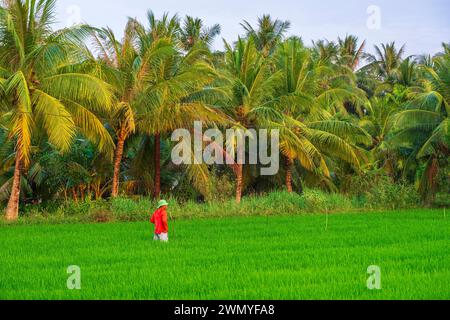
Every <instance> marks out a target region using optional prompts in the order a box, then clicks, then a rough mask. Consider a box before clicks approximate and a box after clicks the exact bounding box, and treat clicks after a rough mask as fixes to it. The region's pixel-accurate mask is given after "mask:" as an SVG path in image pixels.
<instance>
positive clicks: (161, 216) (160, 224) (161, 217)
mask: <svg viewBox="0 0 450 320" xmlns="http://www.w3.org/2000/svg"><path fill="white" fill-rule="evenodd" d="M150 222H151V223H153V224H154V225H155V234H161V233H169V224H168V222H167V208H166V207H162V208H160V209H158V210H156V211H155V213H154V214H153V215H152V218H151V219H150Z"/></svg>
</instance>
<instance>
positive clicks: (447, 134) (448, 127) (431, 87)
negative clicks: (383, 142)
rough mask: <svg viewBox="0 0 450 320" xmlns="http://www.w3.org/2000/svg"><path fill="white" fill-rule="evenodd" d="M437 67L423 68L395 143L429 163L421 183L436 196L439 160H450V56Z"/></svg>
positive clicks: (436, 62)
mask: <svg viewBox="0 0 450 320" xmlns="http://www.w3.org/2000/svg"><path fill="white" fill-rule="evenodd" d="M433 64H434V67H433V68H431V67H427V66H422V67H421V68H422V71H423V78H422V79H421V80H419V81H420V82H421V86H420V89H419V90H418V91H414V92H412V94H411V95H412V101H411V103H410V104H409V106H408V107H407V108H406V110H404V111H401V112H400V113H399V114H398V115H397V117H396V122H395V127H396V129H397V130H396V133H395V136H394V137H393V139H392V140H393V143H396V144H397V146H405V147H412V148H413V149H414V151H413V154H414V155H415V156H416V158H417V160H425V161H426V168H425V171H424V174H423V176H422V179H421V182H420V189H421V191H422V193H423V194H424V195H430V194H431V195H432V194H433V192H434V191H435V190H434V189H435V187H436V178H437V176H438V172H439V164H440V162H439V158H440V157H444V158H448V157H449V156H450V119H449V114H450V55H449V54H444V55H441V56H437V57H436V58H435V59H434V63H433Z"/></svg>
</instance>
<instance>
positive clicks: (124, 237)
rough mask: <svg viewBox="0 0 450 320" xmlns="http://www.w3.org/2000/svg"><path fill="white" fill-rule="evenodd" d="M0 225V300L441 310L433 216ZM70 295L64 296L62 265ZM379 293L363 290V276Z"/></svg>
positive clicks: (447, 262)
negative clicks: (158, 227)
mask: <svg viewBox="0 0 450 320" xmlns="http://www.w3.org/2000/svg"><path fill="white" fill-rule="evenodd" d="M171 228H172V233H171V241H170V243H168V244H163V243H155V242H153V241H152V229H151V227H150V225H149V224H147V223H142V222H136V223H115V224H74V225H21V226H19V225H10V226H7V225H2V226H0V243H1V246H0V299H44V300H47V299H52V300H53V299H101V300H103V299H120V300H121V299H140V300H141V299H150V300H155V299H156V300H157V299H171V300H172V299H183V300H191V299H207V300H208V299H221V300H222V299H224V300H228V299H238V300H242V299H245V300H247V299H250V300H252V299H263V300H266V299H268V300H271V299H281V300H284V299H294V300H303V299H306V300H310V299H450V250H449V249H450V220H449V219H448V218H447V217H445V216H444V211H442V210H416V211H399V212H384V213H383V212H380V213H366V214H337V215H331V216H329V217H328V218H327V217H326V216H324V215H298V216H282V217H270V218H265V217H242V218H223V219H220V218H216V219H201V220H180V221H176V222H175V223H173V222H172V223H171ZM72 265H75V266H79V267H80V270H81V275H80V278H81V290H69V289H68V288H67V279H68V278H69V276H70V274H68V273H67V268H68V267H69V266H72ZM372 265H375V266H379V267H380V269H381V285H382V287H381V290H369V289H368V288H367V279H368V278H369V275H368V273H367V269H368V267H369V266H372Z"/></svg>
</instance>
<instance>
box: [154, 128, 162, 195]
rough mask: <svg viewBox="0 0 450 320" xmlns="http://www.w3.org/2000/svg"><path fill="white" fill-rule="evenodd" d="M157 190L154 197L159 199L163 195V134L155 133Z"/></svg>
mask: <svg viewBox="0 0 450 320" xmlns="http://www.w3.org/2000/svg"><path fill="white" fill-rule="evenodd" d="M154 157H155V159H154V160H155V190H154V194H153V196H154V198H155V199H158V198H159V196H160V195H161V135H160V134H159V133H158V134H156V135H155V154H154Z"/></svg>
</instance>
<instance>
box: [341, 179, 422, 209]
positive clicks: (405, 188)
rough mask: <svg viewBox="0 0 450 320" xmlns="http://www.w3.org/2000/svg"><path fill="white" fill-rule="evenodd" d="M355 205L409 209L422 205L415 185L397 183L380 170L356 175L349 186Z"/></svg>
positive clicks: (372, 207)
mask: <svg viewBox="0 0 450 320" xmlns="http://www.w3.org/2000/svg"><path fill="white" fill-rule="evenodd" d="M348 190H349V194H350V195H351V196H353V197H354V200H353V205H354V206H355V205H357V206H358V207H362V208H371V209H408V208H414V207H417V206H418V205H420V203H421V200H420V195H419V193H418V191H417V190H416V188H415V187H414V186H413V185H410V184H407V183H405V182H400V183H395V182H394V181H393V180H392V178H391V177H389V176H387V175H385V174H382V173H380V172H369V173H366V174H364V175H361V176H356V177H354V178H353V179H352V180H351V182H350V185H349V186H348Z"/></svg>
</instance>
